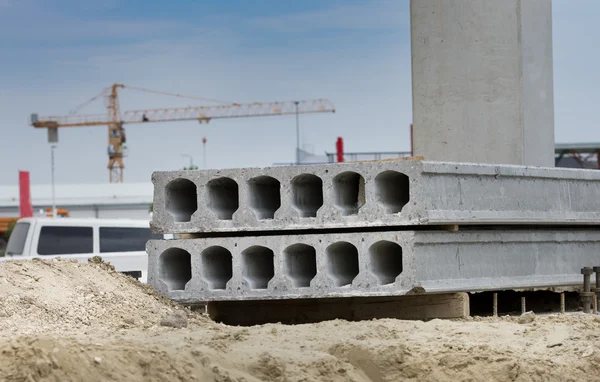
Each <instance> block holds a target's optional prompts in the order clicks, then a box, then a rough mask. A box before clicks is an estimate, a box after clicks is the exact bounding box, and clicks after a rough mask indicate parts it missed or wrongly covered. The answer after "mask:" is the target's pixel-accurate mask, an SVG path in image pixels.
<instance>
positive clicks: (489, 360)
mask: <svg viewBox="0 0 600 382" xmlns="http://www.w3.org/2000/svg"><path fill="white" fill-rule="evenodd" d="M176 311H183V312H184V318H185V319H186V322H187V324H188V325H187V326H185V325H183V326H182V327H179V328H176V327H174V326H173V325H172V326H164V325H161V322H163V321H164V320H163V319H164V317H165V316H167V317H168V316H177V315H175V314H174V312H176ZM180 318H181V317H180ZM167 321H168V320H167ZM599 329H600V318H599V317H596V316H593V315H583V314H574V315H555V316H545V317H540V316H534V317H533V316H532V317H530V319H529V320H519V319H518V318H516V317H512V318H511V317H509V318H495V319H493V318H485V319H481V318H474V319H468V320H456V321H442V320H432V321H429V322H419V321H401V320H372V321H366V322H346V321H342V320H334V321H329V322H323V323H319V324H310V325H297V326H284V325H262V326H256V327H250V328H242V327H228V326H224V325H221V324H216V323H213V322H210V321H208V320H207V319H206V318H204V317H203V316H201V315H199V314H196V313H193V312H189V311H187V310H183V309H182V308H179V307H177V306H175V305H174V304H172V303H171V302H169V301H167V300H165V299H163V298H161V297H159V296H157V295H156V294H155V293H153V291H152V289H150V288H148V287H145V286H142V285H141V284H140V283H138V282H137V281H135V280H133V279H131V278H129V277H126V276H123V275H121V274H119V273H116V272H114V271H113V270H111V268H110V267H108V266H106V265H105V264H77V263H72V262H68V261H30V262H23V263H17V262H7V263H0V381H61V382H66V381H90V382H95V381H107V380H111V381H128V382H131V381H167V382H169V381H218V382H232V381H238V382H253V381H271V382H291V381H340V382H341V381H357V382H367V381H369V382H379V381H503V382H504V381H520V382H525V381H561V382H563V381H584V380H585V381H590V380H600V377H598V376H599V375H600V334H598V331H599Z"/></svg>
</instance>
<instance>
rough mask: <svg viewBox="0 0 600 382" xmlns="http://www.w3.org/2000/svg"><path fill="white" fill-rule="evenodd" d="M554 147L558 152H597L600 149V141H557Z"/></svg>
mask: <svg viewBox="0 0 600 382" xmlns="http://www.w3.org/2000/svg"><path fill="white" fill-rule="evenodd" d="M554 148H555V149H554V152H555V153H557V154H559V153H561V152H563V151H573V152H578V153H596V152H598V151H600V142H585V143H557V144H555V145H554Z"/></svg>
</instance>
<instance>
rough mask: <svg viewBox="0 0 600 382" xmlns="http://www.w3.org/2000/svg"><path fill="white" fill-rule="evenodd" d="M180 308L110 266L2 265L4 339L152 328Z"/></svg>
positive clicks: (0, 287) (0, 305)
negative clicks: (49, 334) (9, 336)
mask: <svg viewBox="0 0 600 382" xmlns="http://www.w3.org/2000/svg"><path fill="white" fill-rule="evenodd" d="M174 309H179V308H177V307H176V306H175V305H174V304H171V303H169V301H168V300H166V299H163V298H162V297H160V296H159V295H157V294H155V293H154V290H153V289H151V288H150V287H142V286H141V284H140V283H139V282H138V281H136V280H135V279H133V278H131V277H128V276H125V275H122V274H120V273H118V272H115V271H114V270H113V269H112V267H111V266H109V265H108V264H105V263H91V264H78V263H76V262H72V261H66V260H49V261H46V260H44V261H42V260H33V261H8V262H2V263H0V338H2V337H5V336H7V335H11V334H34V333H48V332H52V333H57V334H60V333H67V334H74V333H77V332H80V331H82V332H85V331H86V330H87V329H94V330H114V329H119V328H127V327H133V326H135V327H142V328H149V327H152V326H153V325H156V324H157V323H158V322H159V321H160V320H161V318H162V317H163V316H165V315H166V314H168V313H170V312H172V311H173V310H174Z"/></svg>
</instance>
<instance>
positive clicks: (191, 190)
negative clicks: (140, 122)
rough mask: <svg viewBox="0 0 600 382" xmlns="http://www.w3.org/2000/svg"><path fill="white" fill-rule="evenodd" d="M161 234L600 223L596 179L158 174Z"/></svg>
mask: <svg viewBox="0 0 600 382" xmlns="http://www.w3.org/2000/svg"><path fill="white" fill-rule="evenodd" d="M152 179H153V183H154V187H155V190H154V212H153V218H152V222H151V226H152V228H153V231H154V232H157V233H205V234H207V235H208V234H210V233H219V232H221V233H231V232H241V231H247V232H258V231H286V230H316V229H340V228H343V229H347V228H363V227H390V226H406V225H453V224H464V225H476V224H501V225H505V224H506V225H515V224H538V225H539V224H552V225H582V224H600V172H598V171H596V170H580V169H565V168H539V167H527V166H510V165H504V166H500V165H482V164H465V163H452V162H429V161H390V162H363V163H361V162H357V163H341V164H329V165H312V166H289V167H269V168H241V169H225V170H202V171H171V172H155V173H154V174H153V177H152Z"/></svg>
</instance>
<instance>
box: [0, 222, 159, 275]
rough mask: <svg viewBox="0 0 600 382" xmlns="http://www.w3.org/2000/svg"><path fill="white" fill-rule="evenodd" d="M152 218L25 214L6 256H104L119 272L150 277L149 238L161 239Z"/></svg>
mask: <svg viewBox="0 0 600 382" xmlns="http://www.w3.org/2000/svg"><path fill="white" fill-rule="evenodd" d="M161 238H162V235H156V234H153V233H152V232H151V231H150V221H148V220H127V219H74V218H56V219H53V218H46V217H39V218H22V219H19V220H18V221H17V223H16V224H15V227H14V229H13V231H12V234H11V235H10V239H9V240H8V244H7V246H6V255H5V257H0V261H6V260H28V259H32V258H55V257H60V258H63V259H77V260H78V261H79V262H87V260H88V259H89V258H91V257H94V256H100V257H102V259H103V260H104V261H106V262H110V263H111V264H112V265H114V267H115V268H116V269H117V271H119V272H123V273H126V274H129V275H131V276H133V277H135V278H137V279H139V280H140V281H141V282H143V283H145V282H146V281H147V272H148V255H147V254H146V242H147V241H148V240H150V239H161Z"/></svg>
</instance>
